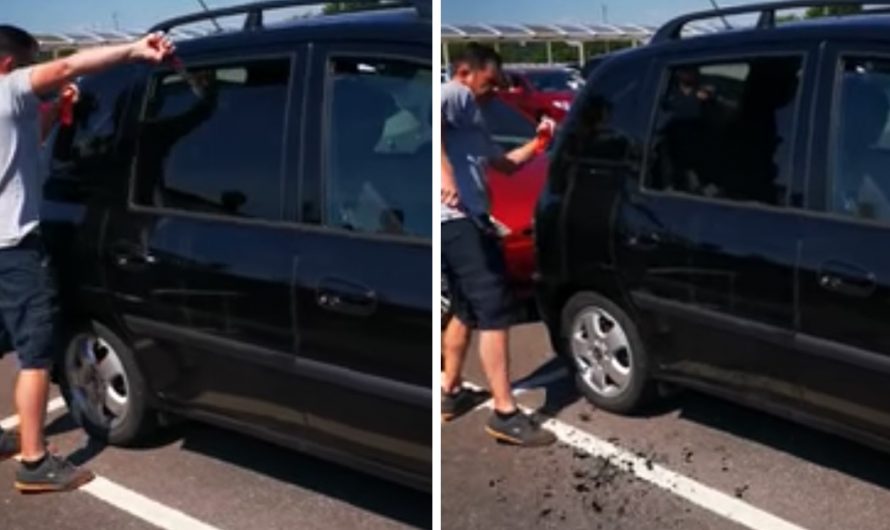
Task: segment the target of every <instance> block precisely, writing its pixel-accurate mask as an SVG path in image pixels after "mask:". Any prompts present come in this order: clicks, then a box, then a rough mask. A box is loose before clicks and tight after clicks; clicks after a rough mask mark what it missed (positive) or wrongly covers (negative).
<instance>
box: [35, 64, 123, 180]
mask: <svg viewBox="0 0 890 530" xmlns="http://www.w3.org/2000/svg"><path fill="white" fill-rule="evenodd" d="M132 73H133V70H131V69H129V68H127V67H120V68H116V69H113V70H109V71H107V72H104V73H102V74H97V75H95V76H91V77H89V78H87V79H85V80H84V81H83V82H82V83H80V84H79V89H80V100H79V101H78V103H77V104H76V105H75V106H74V109H73V110H74V112H73V118H74V119H73V121H72V124H71V125H70V126H58V127H57V130H56V131H55V139H54V141H53V142H52V144H51V145H52V147H51V150H52V151H51V159H50V170H51V172H52V173H53V174H62V173H57V172H58V171H60V170H62V169H66V168H69V167H76V166H80V165H82V164H84V163H87V162H94V161H96V162H98V161H99V160H102V159H104V158H105V157H106V156H108V155H110V154H112V153H113V152H114V148H115V143H116V140H117V134H118V127H119V125H120V124H121V121H122V119H123V114H124V112H125V110H126V107H127V101H128V96H129V94H130V88H131V87H132V83H133V80H134V76H133V75H131V74H132ZM82 169H85V168H82Z"/></svg>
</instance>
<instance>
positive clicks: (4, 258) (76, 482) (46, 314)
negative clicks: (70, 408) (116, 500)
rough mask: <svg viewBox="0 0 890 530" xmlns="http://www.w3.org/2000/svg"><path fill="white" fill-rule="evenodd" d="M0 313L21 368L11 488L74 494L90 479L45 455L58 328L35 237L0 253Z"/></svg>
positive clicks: (42, 254)
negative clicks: (18, 454)
mask: <svg viewBox="0 0 890 530" xmlns="http://www.w3.org/2000/svg"><path fill="white" fill-rule="evenodd" d="M0 309H2V317H3V324H4V327H5V328H6V330H7V331H8V333H9V334H10V336H11V338H12V342H13V346H14V347H15V351H16V353H17V354H18V357H19V362H20V365H21V370H20V372H19V375H18V381H17V382H16V388H15V402H16V409H17V410H18V413H19V421H20V427H19V430H20V433H21V435H20V438H21V445H22V447H21V451H22V464H21V467H20V468H19V470H18V471H17V472H16V480H15V486H16V488H17V489H18V490H19V491H22V492H29V493H44V492H53V491H67V490H71V489H74V488H77V487H78V486H80V485H82V484H84V483H86V482H89V481H90V480H91V479H92V478H93V474H92V473H90V472H89V471H85V470H82V469H78V468H77V467H75V466H74V465H72V464H71V463H70V462H68V461H67V460H64V459H62V458H60V457H58V456H56V455H53V454H51V453H49V452H48V451H47V450H46V447H45V444H44V440H43V425H44V422H45V420H46V405H47V398H48V396H49V383H50V371H51V369H52V366H53V364H54V362H55V361H56V352H57V351H58V348H59V342H58V338H59V337H58V335H57V333H58V324H59V323H58V321H57V320H58V311H57V306H56V291H55V282H54V279H53V276H52V272H51V270H50V268H49V262H48V260H47V257H46V252H45V251H44V249H43V244H42V243H41V242H40V240H39V239H37V238H36V237H32V236H29V237H28V238H26V239H25V241H23V242H22V244H21V245H19V247H16V248H14V249H3V250H0Z"/></svg>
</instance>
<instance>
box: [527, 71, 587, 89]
mask: <svg viewBox="0 0 890 530" xmlns="http://www.w3.org/2000/svg"><path fill="white" fill-rule="evenodd" d="M525 76H526V77H527V78H528V80H529V82H531V84H532V85H534V87H535V89H537V90H539V91H541V92H566V91H569V90H574V89H575V86H576V77H577V76H576V75H575V74H573V73H572V72H569V71H563V70H551V71H546V72H528V73H526V74H525Z"/></svg>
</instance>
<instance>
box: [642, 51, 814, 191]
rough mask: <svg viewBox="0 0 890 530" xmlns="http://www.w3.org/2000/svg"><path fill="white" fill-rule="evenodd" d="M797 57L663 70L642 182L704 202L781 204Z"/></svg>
mask: <svg viewBox="0 0 890 530" xmlns="http://www.w3.org/2000/svg"><path fill="white" fill-rule="evenodd" d="M802 68H803V60H802V58H801V57H762V58H751V59H743V60H736V61H732V62H711V63H704V64H701V63H700V64H685V65H678V66H674V67H672V68H670V70H669V72H668V79H667V86H666V90H665V92H664V94H663V95H662V96H661V99H660V101H659V103H658V109H657V116H656V124H655V131H654V134H653V135H652V143H651V145H650V146H649V167H648V170H647V174H646V178H645V182H644V184H645V186H646V187H647V188H649V189H652V190H658V191H670V192H675V193H683V194H688V195H694V196H699V197H706V198H712V199H723V200H731V201H738V202H745V203H761V204H767V205H773V206H786V205H788V203H789V199H790V197H789V193H790V189H789V188H790V182H791V170H792V168H791V156H792V142H793V136H794V114H795V112H796V108H797V100H798V98H799V87H800V83H801V76H802V74H803V72H802Z"/></svg>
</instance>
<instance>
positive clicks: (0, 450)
mask: <svg viewBox="0 0 890 530" xmlns="http://www.w3.org/2000/svg"><path fill="white" fill-rule="evenodd" d="M20 442H21V440H19V433H18V432H16V431H4V430H3V429H0V462H2V461H3V460H6V459H7V458H12V457H14V456H16V455H17V454H19V451H21V450H22V445H21V443H20Z"/></svg>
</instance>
